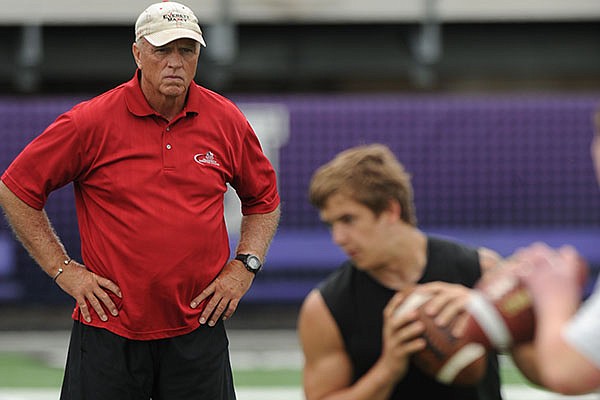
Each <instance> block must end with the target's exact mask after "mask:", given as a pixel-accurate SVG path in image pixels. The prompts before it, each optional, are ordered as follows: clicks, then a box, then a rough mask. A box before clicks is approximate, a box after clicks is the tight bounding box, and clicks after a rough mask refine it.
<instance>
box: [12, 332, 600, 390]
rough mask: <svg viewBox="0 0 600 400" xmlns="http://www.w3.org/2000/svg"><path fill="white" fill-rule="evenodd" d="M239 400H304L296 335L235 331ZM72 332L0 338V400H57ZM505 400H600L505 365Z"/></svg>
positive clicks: (233, 346)
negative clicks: (540, 382) (543, 386)
mask: <svg viewBox="0 0 600 400" xmlns="http://www.w3.org/2000/svg"><path fill="white" fill-rule="evenodd" d="M229 336H230V341H231V359H232V364H233V367H234V376H235V382H236V391H237V394H238V399H239V400H275V399H277V400H302V399H303V397H302V392H301V389H300V382H301V373H300V365H301V362H302V358H301V353H300V350H299V347H298V344H297V339H296V336H295V332H294V331H289V330H287V331H280V330H264V331H255V330H244V331H230V332H229ZM67 341H68V332H63V331H60V332H56V331H52V332H39V331H36V332H0V400H55V399H57V398H58V388H59V386H60V382H61V379H62V366H63V365H64V358H65V350H66V345H67ZM502 377H503V382H504V385H503V392H504V397H505V400H558V399H567V398H569V399H585V400H591V399H598V398H600V397H598V396H594V395H586V396H573V397H566V396H559V395H557V394H553V393H549V392H546V391H541V390H538V389H535V388H533V387H532V386H531V385H529V384H528V383H527V382H526V381H525V380H524V379H523V377H522V376H521V375H520V373H519V372H518V371H517V370H516V369H515V368H514V366H513V365H512V363H511V362H510V360H509V359H506V358H503V359H502Z"/></svg>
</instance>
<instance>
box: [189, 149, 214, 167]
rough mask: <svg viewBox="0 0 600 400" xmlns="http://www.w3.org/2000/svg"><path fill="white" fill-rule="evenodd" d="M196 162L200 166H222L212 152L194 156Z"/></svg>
mask: <svg viewBox="0 0 600 400" xmlns="http://www.w3.org/2000/svg"><path fill="white" fill-rule="evenodd" d="M194 161H196V162H197V163H198V164H209V165H214V166H215V167H219V166H220V165H221V164H219V162H218V161H217V160H216V158H215V155H214V154H213V152H212V151H208V152H206V153H205V154H202V153H198V154H196V155H195V156H194Z"/></svg>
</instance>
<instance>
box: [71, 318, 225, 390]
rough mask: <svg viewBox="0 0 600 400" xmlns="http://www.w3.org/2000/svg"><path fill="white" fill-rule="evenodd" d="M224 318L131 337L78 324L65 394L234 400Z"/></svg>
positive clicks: (74, 327) (73, 332)
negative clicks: (158, 335)
mask: <svg viewBox="0 0 600 400" xmlns="http://www.w3.org/2000/svg"><path fill="white" fill-rule="evenodd" d="M235 398H236V397H235V391H234V388H233V377H232V373H231V364H230V361H229V342H228V340H227V334H226V332H225V327H224V325H223V322H222V321H221V322H219V323H218V324H217V325H215V326H214V327H208V326H207V325H202V326H201V327H200V328H198V329H196V330H195V331H194V332H191V333H189V334H187V335H182V336H176V337H173V338H168V339H159V340H148V341H141V340H131V339H125V338H123V337H121V336H118V335H115V334H114V333H111V332H109V331H107V330H105V329H100V328H95V327H91V326H88V325H84V324H82V323H80V322H78V321H75V322H74V324H73V330H72V332H71V341H70V344H69V353H68V356H67V365H66V369H65V376H64V381H63V385H62V390H61V395H60V399H61V400H84V399H85V400H149V399H152V400H192V399H194V400H195V399H202V400H235Z"/></svg>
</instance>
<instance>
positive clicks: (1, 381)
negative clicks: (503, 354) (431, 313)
mask: <svg viewBox="0 0 600 400" xmlns="http://www.w3.org/2000/svg"><path fill="white" fill-rule="evenodd" d="M62 374H63V370H62V368H52V367H49V366H47V365H46V364H45V363H44V361H43V360H41V359H38V358H36V357H34V356H32V355H27V354H22V353H0V387H12V388H15V387H35V388H41V387H51V388H56V387H59V386H60V385H61V382H62ZM233 375H234V379H235V383H236V386H240V387H268V386H279V387H282V386H284V387H300V385H301V382H302V376H301V372H300V371H299V370H295V369H279V370H271V369H252V370H234V371H233ZM501 375H502V382H503V383H505V384H515V385H516V384H523V385H528V383H527V381H526V380H525V378H524V377H523V376H522V375H521V373H520V372H519V371H518V370H517V369H516V368H515V367H514V365H513V364H512V363H511V362H510V361H509V360H503V362H502V363H501Z"/></svg>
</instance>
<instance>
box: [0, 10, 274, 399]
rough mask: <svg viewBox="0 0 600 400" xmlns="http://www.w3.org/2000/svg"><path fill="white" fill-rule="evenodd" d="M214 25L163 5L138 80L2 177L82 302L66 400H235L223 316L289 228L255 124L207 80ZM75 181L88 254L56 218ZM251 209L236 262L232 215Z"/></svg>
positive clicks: (5, 198) (34, 248)
mask: <svg viewBox="0 0 600 400" xmlns="http://www.w3.org/2000/svg"><path fill="white" fill-rule="evenodd" d="M201 46H205V41H204V38H203V37H202V31H201V30H200V27H199V26H198V20H197V18H196V16H195V15H194V13H193V12H192V10H190V9H189V8H188V7H186V6H184V5H182V4H179V3H175V2H160V3H156V4H153V5H151V6H149V7H148V8H147V9H146V10H144V11H143V12H142V13H141V14H140V16H139V18H138V19H137V22H136V24H135V42H134V43H133V46H132V52H133V57H134V59H135V62H136V64H137V67H138V69H137V71H136V72H135V75H134V77H133V78H132V79H131V80H130V81H129V82H127V83H124V84H122V85H121V86H119V87H117V88H115V89H113V90H111V91H108V92H106V93H104V94H102V95H100V96H98V97H96V98H94V99H92V100H89V101H86V102H83V103H81V104H79V105H77V106H75V107H74V108H73V109H71V110H70V111H68V112H66V113H65V114H63V115H61V116H59V117H58V118H57V120H56V121H55V122H54V123H52V124H51V125H50V126H49V127H48V128H47V129H46V130H45V131H44V132H43V133H42V134H41V135H40V136H39V137H37V138H36V139H35V140H33V141H32V142H31V143H30V144H29V145H28V146H27V147H26V148H25V149H24V150H23V152H22V153H21V154H20V155H19V156H18V157H17V158H16V159H15V160H14V161H13V163H12V164H11V165H10V166H9V167H8V169H7V170H6V171H5V172H4V174H3V175H2V178H1V179H2V182H1V183H0V205H1V206H2V208H3V209H4V211H5V214H6V216H7V219H8V221H9V222H10V224H11V226H12V227H13V229H14V231H15V234H16V235H17V237H18V238H19V239H20V240H21V242H22V243H23V245H24V246H25V247H26V248H27V250H28V251H29V253H30V254H31V256H32V257H33V258H34V259H35V260H36V261H37V263H38V264H39V265H40V266H41V268H42V269H43V270H44V271H45V272H46V273H47V274H48V275H49V277H50V278H51V279H53V280H54V281H55V282H56V284H57V285H59V286H60V288H62V289H63V290H64V291H65V292H66V293H68V294H69V295H71V296H72V297H73V298H74V299H75V301H76V307H75V310H74V312H73V319H74V325H73V331H72V335H71V343H70V346H69V355H68V360H67V366H66V370H65V379H64V383H63V387H62V393H61V399H63V400H67V399H71V400H75V399H84V398H85V399H92V400H93V399H140V400H143V399H146V400H147V399H150V398H152V399H154V400H160V399H169V400H176V399H198V398H204V399H235V392H234V388H233V382H232V376H231V367H230V363H229V350H228V341H227V336H226V333H225V329H224V326H223V323H222V320H223V319H226V318H229V317H231V316H232V314H233V313H234V311H235V310H236V307H237V305H238V302H239V301H240V299H241V298H242V296H243V295H244V294H245V293H246V291H247V290H248V289H249V287H250V285H251V283H252V281H253V279H254V276H255V274H256V272H257V271H258V270H259V269H260V267H261V260H262V259H264V257H265V254H266V253H267V249H268V247H269V244H270V241H271V239H272V237H273V235H274V233H275V230H276V227H277V224H278V221H279V195H278V192H277V186H276V181H275V173H274V171H273V168H272V166H271V164H270V163H269V161H268V160H267V158H266V157H265V155H264V154H263V152H262V150H261V147H260V144H259V141H258V139H257V137H256V135H255V134H254V132H253V130H252V128H251V127H250V125H249V123H248V121H247V120H246V118H245V117H244V116H243V115H242V113H241V112H240V111H239V110H238V108H237V107H236V106H235V105H234V104H232V103H231V102H230V101H228V100H227V99H225V98H223V97H222V96H220V95H218V94H216V93H214V92H211V91H210V90H207V89H205V88H203V87H200V86H198V85H197V84H196V83H194V81H193V78H194V76H195V74H196V69H197V64H198V57H199V55H200V49H201ZM70 182H73V184H74V192H75V205H76V209H77V215H78V222H79V228H80V234H81V250H82V258H83V260H82V262H81V263H79V262H77V261H75V260H73V259H71V258H70V257H69V255H68V254H67V251H66V249H65V248H64V246H63V245H62V243H61V241H60V239H59V238H58V237H57V236H56V234H55V232H54V231H53V229H52V226H51V223H50V221H49V220H48V218H47V215H46V213H45V211H44V205H45V203H46V201H47V198H48V195H49V194H50V193H51V192H52V191H53V190H55V189H58V188H60V187H62V186H64V185H66V184H68V183H70ZM228 183H229V184H231V185H232V186H233V187H234V188H235V189H236V191H237V194H238V196H239V197H240V199H241V202H242V212H243V214H244V217H243V219H242V226H241V234H240V239H239V243H238V244H237V249H236V253H237V255H238V256H237V257H235V259H233V260H230V259H229V256H230V249H229V239H228V234H227V230H226V225H225V220H224V215H223V211H224V210H223V196H224V193H225V191H226V189H227V186H226V185H227V184H228Z"/></svg>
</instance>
